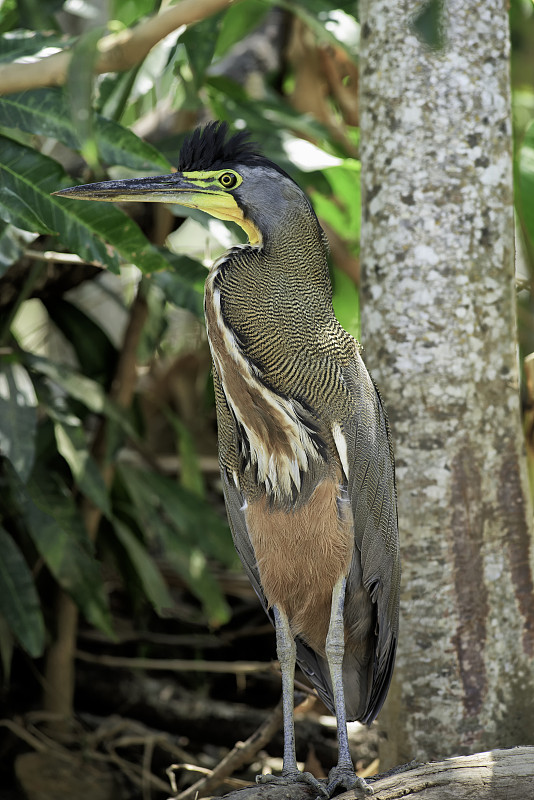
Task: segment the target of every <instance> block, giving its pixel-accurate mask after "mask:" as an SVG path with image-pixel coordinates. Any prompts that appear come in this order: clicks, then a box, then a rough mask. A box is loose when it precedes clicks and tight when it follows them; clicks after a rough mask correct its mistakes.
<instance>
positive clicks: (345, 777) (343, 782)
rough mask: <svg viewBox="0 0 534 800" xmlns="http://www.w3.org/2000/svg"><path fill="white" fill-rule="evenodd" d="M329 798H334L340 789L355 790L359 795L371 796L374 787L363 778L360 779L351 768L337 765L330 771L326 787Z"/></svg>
mask: <svg viewBox="0 0 534 800" xmlns="http://www.w3.org/2000/svg"><path fill="white" fill-rule="evenodd" d="M326 788H327V791H328V797H332V796H333V795H334V794H335V793H336V791H337V790H338V789H344V790H345V791H349V790H350V789H353V790H354V791H355V792H356V793H357V794H363V795H371V794H373V791H374V790H373V787H372V786H370V785H369V784H368V783H367V781H365V780H364V779H363V778H359V777H358V776H357V775H356V773H355V772H354V770H353V769H352V768H349V767H340V766H339V765H337V766H336V767H333V768H332V769H331V770H330V773H329V775H328V783H327V785H326Z"/></svg>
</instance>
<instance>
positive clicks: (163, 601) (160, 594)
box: [113, 518, 174, 616]
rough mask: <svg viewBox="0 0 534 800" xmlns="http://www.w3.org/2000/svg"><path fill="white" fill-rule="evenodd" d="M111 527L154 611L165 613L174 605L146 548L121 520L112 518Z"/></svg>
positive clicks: (160, 613)
mask: <svg viewBox="0 0 534 800" xmlns="http://www.w3.org/2000/svg"><path fill="white" fill-rule="evenodd" d="M113 527H114V529H115V533H116V535H117V538H118V539H119V541H120V543H121V544H122V546H123V547H124V549H125V550H126V553H127V554H128V558H129V559H130V562H131V564H132V566H133V568H134V570H135V572H136V574H137V576H138V578H139V580H140V582H141V585H142V587H143V590H144V592H145V594H146V596H147V597H148V599H149V600H150V602H151V603H152V605H153V606H154V608H155V609H156V612H157V613H158V614H159V615H160V616H162V615H165V614H166V613H168V611H169V609H172V607H173V606H174V601H173V599H172V597H171V595H170V593H169V590H168V588H167V584H166V583H165V581H164V579H163V577H162V575H161V572H160V571H159V569H158V568H157V566H156V563H155V561H154V559H153V558H152V557H151V556H150V554H149V553H148V551H147V548H146V547H145V546H144V545H143V544H142V543H141V542H140V541H139V539H137V537H136V536H134V534H133V533H132V532H131V531H130V529H129V528H128V527H127V526H126V525H125V524H124V523H123V522H121V520H119V519H116V518H115V519H113Z"/></svg>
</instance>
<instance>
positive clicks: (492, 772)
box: [224, 747, 534, 800]
mask: <svg viewBox="0 0 534 800" xmlns="http://www.w3.org/2000/svg"><path fill="white" fill-rule="evenodd" d="M369 783H370V784H371V786H372V787H373V790H374V793H373V795H372V800H400V798H402V800H410V798H413V800H510V798H513V800H534V747H513V748H510V749H508V750H490V751H488V752H486V753H476V754H475V755H472V756H457V757H455V758H447V759H446V760H445V761H435V762H430V763H428V764H413V763H412V764H406V765H404V766H402V767H398V768H396V769H394V770H391V772H389V773H387V774H385V775H382V776H380V775H379V776H377V778H375V779H374V780H372V779H370V780H369ZM316 796H317V791H316V790H314V789H312V788H311V787H308V786H306V785H304V784H297V785H295V786H291V787H287V786H279V785H276V784H269V783H268V784H262V785H258V786H251V787H247V788H244V789H238V790H237V791H235V792H230V793H229V794H227V795H225V796H224V800H315V797H316ZM360 797H361V795H358V794H355V793H354V792H344V793H343V794H340V795H338V796H337V797H336V800H354V798H360Z"/></svg>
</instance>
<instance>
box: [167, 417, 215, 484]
mask: <svg viewBox="0 0 534 800" xmlns="http://www.w3.org/2000/svg"><path fill="white" fill-rule="evenodd" d="M166 416H167V419H168V420H169V422H170V423H171V425H172V426H173V428H174V430H175V431H176V435H177V437H178V453H179V455H180V463H181V470H180V482H181V484H182V486H183V487H184V489H187V490H188V491H189V492H191V494H195V495H197V497H200V498H204V497H205V496H206V487H205V485H204V477H203V475H202V471H201V469H200V466H199V463H198V455H197V451H196V447H195V442H194V439H193V437H192V435H191V431H190V430H189V428H187V426H186V425H184V423H183V422H182V421H181V419H180V418H179V417H178V416H177V415H176V414H173V413H172V412H171V411H169V412H168V413H167V415H166Z"/></svg>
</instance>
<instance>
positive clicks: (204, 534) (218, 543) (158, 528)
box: [118, 464, 236, 625]
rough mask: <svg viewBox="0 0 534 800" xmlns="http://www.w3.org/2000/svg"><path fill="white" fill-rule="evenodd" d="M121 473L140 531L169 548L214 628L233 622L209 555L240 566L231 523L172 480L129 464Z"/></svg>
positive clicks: (169, 554)
mask: <svg viewBox="0 0 534 800" xmlns="http://www.w3.org/2000/svg"><path fill="white" fill-rule="evenodd" d="M118 473H119V475H120V478H121V480H122V482H123V484H124V486H125V487H126V489H127V491H128V494H129V495H130V499H131V502H132V506H133V510H135V514H136V518H137V521H138V524H139V527H140V528H141V529H142V530H143V531H144V532H145V535H147V536H152V537H154V538H155V540H156V541H157V542H158V544H159V546H160V547H163V549H164V552H165V555H166V558H168V560H169V561H170V563H172V565H173V566H174V568H175V569H176V570H177V571H178V572H179V573H180V574H181V575H182V577H183V578H184V580H185V581H186V582H187V584H188V585H189V587H190V589H191V591H192V592H193V593H194V594H195V595H196V596H197V597H198V599H199V600H200V601H201V602H202V604H203V606H204V610H205V612H206V614H207V616H208V618H209V620H210V622H211V624H214V625H218V624H222V623H223V622H225V621H227V619H228V615H229V609H228V606H227V604H226V601H225V600H224V597H223V596H222V594H221V591H220V588H219V586H218V584H217V582H216V581H215V580H214V578H213V577H212V576H211V574H210V573H209V571H208V568H207V563H206V555H205V553H207V554H209V555H211V556H214V557H216V558H218V559H219V560H220V561H221V562H223V563H231V564H232V565H233V564H235V560H236V557H235V551H234V549H233V546H232V542H231V537H230V534H229V531H228V528H227V527H226V525H224V523H222V521H221V520H220V519H219V518H218V517H217V516H216V514H215V513H214V512H213V511H212V510H211V508H210V507H209V506H207V505H206V504H205V503H204V502H203V501H201V500H199V498H198V497H197V496H195V495H193V494H191V493H189V492H187V491H186V490H185V489H184V488H183V487H181V486H179V485H177V484H176V483H175V482H174V481H172V480H170V479H169V478H165V477H164V476H162V475H157V474H156V473H153V472H147V471H140V470H137V469H135V468H134V467H131V466H128V465H126V464H119V465H118ZM199 542H201V545H202V549H201V547H199Z"/></svg>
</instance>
